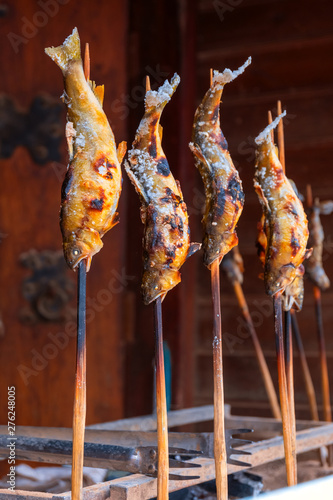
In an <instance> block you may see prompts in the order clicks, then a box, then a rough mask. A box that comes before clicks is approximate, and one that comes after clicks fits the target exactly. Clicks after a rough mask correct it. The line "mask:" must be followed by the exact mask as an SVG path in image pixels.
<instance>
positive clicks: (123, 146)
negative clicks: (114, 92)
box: [97, 85, 127, 164]
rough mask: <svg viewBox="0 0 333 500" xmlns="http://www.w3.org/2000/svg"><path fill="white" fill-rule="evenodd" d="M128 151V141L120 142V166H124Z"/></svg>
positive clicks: (118, 148) (118, 153)
mask: <svg viewBox="0 0 333 500" xmlns="http://www.w3.org/2000/svg"><path fill="white" fill-rule="evenodd" d="M97 88H98V87H97ZM103 91H104V85H103ZM126 151H127V142H126V141H122V142H120V143H119V144H118V147H117V158H118V161H119V163H120V164H122V161H123V159H124V156H125V154H126Z"/></svg>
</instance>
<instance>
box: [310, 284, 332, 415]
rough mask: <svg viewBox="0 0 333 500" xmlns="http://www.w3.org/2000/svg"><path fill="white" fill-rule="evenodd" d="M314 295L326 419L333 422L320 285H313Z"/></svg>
mask: <svg viewBox="0 0 333 500" xmlns="http://www.w3.org/2000/svg"><path fill="white" fill-rule="evenodd" d="M313 295H314V298H315V308H316V320H317V330H318V341H319V352H320V366H321V383H322V393H323V405H324V420H325V422H332V411H331V402H330V386H329V377H328V368H327V357H326V343H325V336H324V327H323V316H322V305H321V290H320V288H319V287H317V286H314V287H313Z"/></svg>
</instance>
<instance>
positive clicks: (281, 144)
mask: <svg viewBox="0 0 333 500" xmlns="http://www.w3.org/2000/svg"><path fill="white" fill-rule="evenodd" d="M281 113H282V106H281V101H278V102H277V114H278V116H279V115H280V114H281ZM282 120H283V118H282V119H281V120H280V122H279V124H278V127H277V135H278V148H279V160H280V163H281V165H282V168H283V172H284V173H286V159H285V151H284V132H283V121H282Z"/></svg>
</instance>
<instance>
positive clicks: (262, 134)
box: [254, 111, 287, 146]
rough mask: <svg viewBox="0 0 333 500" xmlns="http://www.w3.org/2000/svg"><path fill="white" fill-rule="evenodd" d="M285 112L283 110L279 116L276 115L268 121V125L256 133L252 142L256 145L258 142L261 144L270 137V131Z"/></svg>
mask: <svg viewBox="0 0 333 500" xmlns="http://www.w3.org/2000/svg"><path fill="white" fill-rule="evenodd" d="M286 114H287V112H286V111H283V113H281V114H280V115H279V116H277V117H276V118H275V120H274V121H273V122H272V123H270V124H269V125H267V127H266V128H265V129H264V130H263V131H262V132H260V134H259V135H258V137H256V138H255V139H254V142H255V143H256V144H257V145H258V146H259V145H260V144H263V143H264V142H266V141H267V139H269V137H270V134H271V131H272V130H274V129H275V128H276V127H277V126H278V123H279V121H280V120H281V118H283V117H284V116H286Z"/></svg>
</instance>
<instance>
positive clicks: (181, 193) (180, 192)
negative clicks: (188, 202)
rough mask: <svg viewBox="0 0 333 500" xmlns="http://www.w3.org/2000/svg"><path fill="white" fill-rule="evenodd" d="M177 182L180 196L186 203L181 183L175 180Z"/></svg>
mask: <svg viewBox="0 0 333 500" xmlns="http://www.w3.org/2000/svg"><path fill="white" fill-rule="evenodd" d="M175 182H176V184H177V188H178V191H179V196H180V197H181V199H182V201H184V196H183V192H182V188H181V187H180V182H179V181H178V180H177V179H175Z"/></svg>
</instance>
